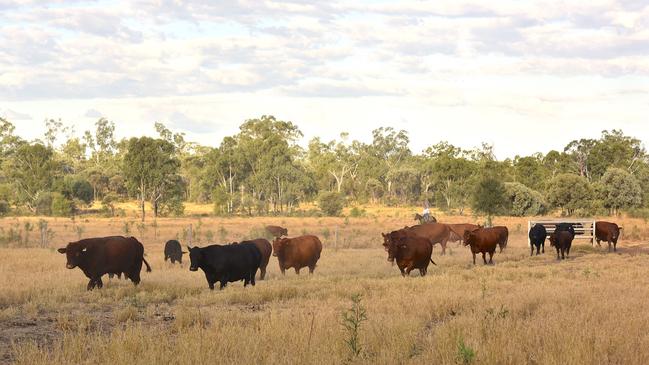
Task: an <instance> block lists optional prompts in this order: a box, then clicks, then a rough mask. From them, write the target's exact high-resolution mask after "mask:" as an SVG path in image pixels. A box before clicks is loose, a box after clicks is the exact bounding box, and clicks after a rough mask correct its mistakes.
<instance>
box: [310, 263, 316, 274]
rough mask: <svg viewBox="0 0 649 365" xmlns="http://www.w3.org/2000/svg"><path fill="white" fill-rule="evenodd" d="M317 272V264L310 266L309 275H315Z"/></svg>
mask: <svg viewBox="0 0 649 365" xmlns="http://www.w3.org/2000/svg"><path fill="white" fill-rule="evenodd" d="M314 271H315V264H313V265H310V266H309V274H313V272H314Z"/></svg>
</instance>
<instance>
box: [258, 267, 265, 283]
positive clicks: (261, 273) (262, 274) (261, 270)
mask: <svg viewBox="0 0 649 365" xmlns="http://www.w3.org/2000/svg"><path fill="white" fill-rule="evenodd" d="M265 278H266V268H265V267H260V268H259V280H264V279H265Z"/></svg>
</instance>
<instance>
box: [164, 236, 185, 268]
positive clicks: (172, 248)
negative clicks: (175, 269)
mask: <svg viewBox="0 0 649 365" xmlns="http://www.w3.org/2000/svg"><path fill="white" fill-rule="evenodd" d="M186 253H187V252H185V251H183V249H182V248H181V247H180V242H178V241H176V240H171V241H167V243H165V261H167V260H171V263H172V264H175V263H176V261H178V263H180V264H182V263H183V254H186Z"/></svg>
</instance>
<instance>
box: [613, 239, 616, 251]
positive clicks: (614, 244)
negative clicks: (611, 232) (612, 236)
mask: <svg viewBox="0 0 649 365" xmlns="http://www.w3.org/2000/svg"><path fill="white" fill-rule="evenodd" d="M613 252H617V242H615V241H613Z"/></svg>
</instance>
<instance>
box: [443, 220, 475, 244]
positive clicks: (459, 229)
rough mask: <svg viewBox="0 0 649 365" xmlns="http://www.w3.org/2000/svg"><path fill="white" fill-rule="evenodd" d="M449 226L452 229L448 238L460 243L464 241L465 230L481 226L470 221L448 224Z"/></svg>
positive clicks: (472, 229)
mask: <svg viewBox="0 0 649 365" xmlns="http://www.w3.org/2000/svg"><path fill="white" fill-rule="evenodd" d="M447 226H448V228H449V229H450V230H451V232H450V234H449V237H448V240H449V241H452V242H458V244H460V243H464V232H466V231H474V230H476V229H478V228H480V226H479V225H477V224H470V223H457V224H447Z"/></svg>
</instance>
